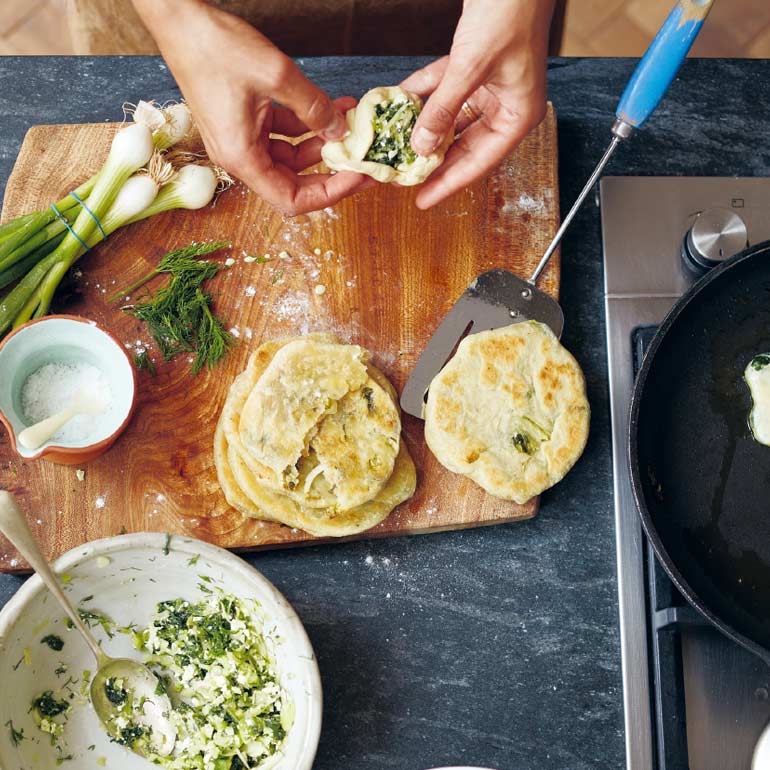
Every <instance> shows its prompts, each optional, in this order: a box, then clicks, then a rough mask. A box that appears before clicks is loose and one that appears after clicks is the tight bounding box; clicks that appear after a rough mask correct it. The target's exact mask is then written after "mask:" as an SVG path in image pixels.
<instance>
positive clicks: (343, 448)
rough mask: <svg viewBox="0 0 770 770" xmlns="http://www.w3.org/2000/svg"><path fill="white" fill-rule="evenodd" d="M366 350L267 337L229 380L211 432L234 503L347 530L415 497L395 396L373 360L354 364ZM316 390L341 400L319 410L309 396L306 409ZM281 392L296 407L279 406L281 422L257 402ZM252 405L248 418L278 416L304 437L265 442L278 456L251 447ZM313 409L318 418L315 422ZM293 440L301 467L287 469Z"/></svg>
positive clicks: (286, 519) (330, 531)
mask: <svg viewBox="0 0 770 770" xmlns="http://www.w3.org/2000/svg"><path fill="white" fill-rule="evenodd" d="M350 348H353V350H352V351H350V350H348V349H350ZM283 351H285V352H283ZM282 352H283V354H282ZM281 354H282V355H281ZM368 357H369V355H368V353H367V352H366V351H363V349H361V348H356V347H355V346H346V345H341V344H339V343H338V342H337V340H336V338H334V337H332V336H331V335H308V336H306V337H303V338H291V339H287V340H279V341H274V342H268V343H265V344H264V345H262V346H260V347H259V348H258V349H257V350H256V351H255V352H254V354H252V356H251V358H250V359H249V363H248V365H247V368H246V369H245V370H244V371H243V372H242V373H241V374H240V375H239V376H238V377H236V379H235V381H234V382H233V385H232V387H231V389H230V392H229V394H228V397H227V399H226V402H225V405H224V408H223V410H222V414H221V416H220V420H219V423H218V425H217V431H216V436H215V447H214V454H215V461H216V465H217V471H218V476H219V481H220V485H221V486H222V489H223V491H224V492H225V496H226V498H227V500H228V502H230V504H231V505H232V506H233V507H234V508H236V509H237V510H239V511H241V512H242V513H244V514H245V515H248V516H254V517H257V518H264V519H269V520H275V521H281V522H283V523H284V524H287V525H289V526H292V527H298V528H301V529H304V530H306V531H308V532H310V533H311V534H316V535H323V536H342V535H346V534H352V533H354V532H359V531H361V530H362V529H368V528H369V527H371V526H374V525H375V524H376V523H378V522H379V521H381V520H382V519H383V518H385V517H386V516H387V515H388V513H390V511H391V510H392V509H393V508H394V507H395V506H396V505H398V504H399V503H401V502H403V501H404V500H406V499H408V498H409V497H411V495H412V494H413V493H414V489H415V485H416V472H415V469H414V464H413V463H412V460H411V458H410V457H409V453H408V451H407V450H406V447H405V446H404V445H403V442H402V441H401V439H400V428H401V422H400V415H399V411H398V406H397V402H396V394H395V391H394V390H393V387H392V385H391V384H390V383H389V382H388V380H387V378H386V377H385V376H384V375H383V374H382V373H381V372H379V371H378V370H377V369H376V368H375V367H374V366H372V365H371V364H366V365H365V366H364V375H363V378H362V377H361V376H360V374H359V373H358V371H357V370H356V364H357V362H358V361H362V360H364V361H365V360H367V359H368ZM276 362H277V364H280V365H281V368H279V369H278V370H276V368H275V366H274V364H275V363H276ZM336 362H341V363H340V365H339V366H336V365H335V363H336ZM287 366H288V367H293V368H294V371H293V372H292V371H287V370H286V369H285V368H284V367H287ZM271 367H273V368H272V369H271ZM346 367H347V368H346ZM319 372H320V376H319V375H318V373H319ZM351 372H353V375H354V376H350V374H351ZM298 373H299V376H298ZM267 375H269V376H267ZM303 384H304V388H303ZM345 384H347V387H348V389H347V392H344V391H345ZM263 387H266V388H269V390H270V391H271V392H270V393H269V397H264V396H260V394H259V391H260V389H261V388H263ZM311 388H312V389H313V390H315V389H316V388H317V389H318V390H323V391H324V392H325V393H327V394H328V393H331V392H333V393H334V394H335V395H336V396H337V399H336V400H335V399H331V398H330V397H326V398H324V399H323V407H324V408H323V410H322V409H319V408H316V406H317V400H316V401H313V399H311V403H310V405H309V406H305V405H303V404H302V402H303V398H304V391H305V390H307V389H311ZM281 393H288V394H289V395H288V396H287V399H286V400H287V401H289V402H290V404H295V405H296V404H299V408H297V409H291V408H289V407H287V405H286V403H283V402H282V403H280V406H279V407H278V409H276V411H277V412H279V413H280V414H281V415H282V417H281V420H280V421H275V420H269V419H267V418H266V417H267V416H265V417H263V416H262V415H260V414H259V411H258V408H257V407H256V406H255V405H260V404H267V405H269V407H270V408H275V406H276V403H277V401H279V400H280V398H279V394H281ZM255 394H256V395H255ZM248 402H251V404H252V407H254V408H253V409H252V410H251V411H250V412H249V416H250V420H252V421H257V420H261V422H260V423H259V424H260V425H261V426H265V425H269V426H270V428H269V430H271V431H272V430H273V429H274V428H275V429H278V426H279V422H280V423H282V424H283V433H284V434H285V433H286V432H287V431H288V430H289V428H290V426H292V425H295V426H296V425H301V426H302V428H301V430H306V437H305V440H304V441H302V442H300V441H298V440H297V439H296V436H285V435H281V436H280V437H279V438H278V439H276V440H275V441H265V442H262V443H263V445H264V446H266V447H271V448H274V451H273V452H272V454H270V453H269V452H265V451H262V452H256V453H255V452H253V451H252V450H251V449H250V447H249V446H248V445H247V443H246V441H244V440H243V439H244V435H247V436H250V438H251V439H253V437H254V436H255V435H257V434H258V433H259V430H251V433H249V426H250V422H249V421H247V419H246V416H245V415H246V409H245V405H246V404H247V403H248ZM314 410H315V411H314ZM308 414H315V415H316V420H317V422H316V423H315V424H314V425H312V426H311V427H310V428H309V429H308V428H307V424H308V422H309V418H308V417H307V415H308ZM262 429H263V427H262V428H260V430H262ZM297 446H301V449H300V452H299V458H298V459H297V460H296V462H295V463H293V464H292V466H291V470H293V471H294V472H295V473H291V471H289V472H288V473H287V468H286V465H285V463H286V462H287V461H286V459H285V458H286V457H289V458H290V459H291V456H290V453H289V448H291V452H294V451H296V447H297ZM282 452H283V455H282V454H281V453H282ZM277 470H278V471H280V475H279V473H278V472H277Z"/></svg>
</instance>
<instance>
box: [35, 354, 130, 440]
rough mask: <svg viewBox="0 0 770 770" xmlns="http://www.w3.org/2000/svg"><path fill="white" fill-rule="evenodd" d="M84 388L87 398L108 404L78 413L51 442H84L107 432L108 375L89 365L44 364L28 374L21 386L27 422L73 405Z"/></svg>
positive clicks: (110, 416) (109, 406)
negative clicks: (104, 406)
mask: <svg viewBox="0 0 770 770" xmlns="http://www.w3.org/2000/svg"><path fill="white" fill-rule="evenodd" d="M84 390H85V391H86V392H88V394H89V397H90V398H91V397H92V398H93V399H94V400H97V399H98V400H99V401H102V402H103V403H105V404H107V408H106V409H105V410H104V411H103V412H101V413H99V414H90V415H89V414H79V415H76V416H75V417H73V418H72V419H71V420H69V421H68V422H67V423H66V424H65V425H64V426H62V427H61V428H60V429H59V430H58V431H57V432H56V433H54V435H53V436H52V437H51V439H50V441H51V442H53V443H63V444H81V445H87V444H88V442H93V441H94V440H96V439H99V438H104V437H105V436H107V435H109V433H110V432H111V431H110V427H111V426H112V425H113V424H114V422H115V420H114V415H113V414H112V412H113V411H114V404H113V403H112V393H111V391H110V386H109V383H108V381H107V378H106V377H105V375H104V372H102V371H101V370H100V369H98V368H97V367H95V366H93V365H92V364H86V363H77V364H61V363H50V364H44V365H43V366H41V367H40V368H39V369H37V370H36V371H34V372H33V373H32V374H30V375H29V377H27V379H26V380H25V381H24V384H23V385H22V388H21V407H22V411H23V413H24V417H25V419H26V421H27V422H28V424H30V425H34V424H35V423H38V422H40V421H41V420H45V419H47V418H48V417H51V416H52V415H54V414H57V413H58V412H61V411H62V410H63V409H66V408H67V407H69V406H70V405H71V404H72V401H73V399H74V398H75V396H76V395H77V394H78V393H80V392H81V391H84Z"/></svg>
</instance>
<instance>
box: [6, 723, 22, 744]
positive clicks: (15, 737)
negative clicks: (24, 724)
mask: <svg viewBox="0 0 770 770" xmlns="http://www.w3.org/2000/svg"><path fill="white" fill-rule="evenodd" d="M5 726H6V727H7V728H8V730H9V732H10V734H11V743H12V744H13V745H14V746H18V745H19V744H20V743H21V742H22V741H23V740H24V737H25V736H24V730H23V729H21V730H17V729H16V728H15V727H14V726H13V720H11V719H9V720H8V721H7V722H6V723H5Z"/></svg>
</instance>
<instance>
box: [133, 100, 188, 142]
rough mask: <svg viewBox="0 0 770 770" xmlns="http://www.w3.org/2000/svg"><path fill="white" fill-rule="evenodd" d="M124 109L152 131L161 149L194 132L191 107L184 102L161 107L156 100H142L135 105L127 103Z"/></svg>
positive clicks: (137, 121)
mask: <svg viewBox="0 0 770 770" xmlns="http://www.w3.org/2000/svg"><path fill="white" fill-rule="evenodd" d="M123 109H124V110H125V111H126V112H127V113H129V114H133V118H134V122H135V123H139V124H141V125H144V126H147V128H149V129H150V131H152V137H153V142H154V143H155V146H156V147H157V148H158V149H159V150H166V149H168V148H169V147H171V146H172V145H175V144H177V143H178V142H181V141H182V140H183V139H186V138H187V137H188V136H190V134H191V133H192V129H193V120H192V115H191V113H190V108H189V107H188V106H187V105H186V104H184V103H182V102H180V103H179V104H169V105H167V106H165V107H159V106H158V105H157V104H155V103H154V102H145V101H141V102H139V103H138V104H137V105H136V106H135V107H134V106H133V105H125V106H124V108H123Z"/></svg>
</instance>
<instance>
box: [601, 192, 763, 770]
mask: <svg viewBox="0 0 770 770" xmlns="http://www.w3.org/2000/svg"><path fill="white" fill-rule="evenodd" d="M599 204H600V206H601V219H602V238H603V243H604V286H605V293H604V296H605V313H606V319H607V356H608V361H609V381H610V403H611V416H612V444H613V472H614V497H615V524H616V547H617V567H618V590H619V607H620V635H621V649H622V656H623V697H624V708H625V729H626V765H627V768H628V770H750V768H751V760H752V755H753V752H754V747H755V745H756V743H757V740H758V738H759V736H760V734H761V733H762V730H763V728H764V727H765V725H766V724H767V723H768V721H770V669H768V667H767V666H766V665H765V664H764V663H763V662H762V661H761V660H759V659H758V658H755V657H754V656H753V655H752V654H751V653H750V652H747V651H746V650H744V649H743V648H742V647H740V646H738V645H737V644H735V643H734V642H733V641H731V640H730V639H728V638H727V637H725V636H723V635H722V634H721V633H720V632H719V631H717V630H716V629H715V628H714V627H713V626H711V625H710V624H709V623H708V622H707V621H706V620H705V619H704V618H703V617H702V616H701V615H700V614H699V613H698V612H697V611H696V610H694V609H692V608H691V607H690V605H689V604H687V602H686V601H685V600H684V599H683V598H682V596H681V595H680V594H679V593H678V592H677V590H676V588H675V587H674V585H673V584H672V583H671V581H670V580H669V579H668V577H667V575H666V573H665V572H664V571H663V569H662V567H661V566H660V564H659V563H658V561H657V559H656V558H655V555H654V553H653V551H652V548H651V547H650V545H649V544H648V543H647V541H646V538H645V536H644V533H643V531H642V528H641V523H640V520H639V516H638V514H637V511H636V508H635V504H634V500H633V497H632V493H631V484H630V481H629V469H628V461H627V458H626V445H627V431H628V412H629V405H630V401H631V391H632V388H633V382H634V376H635V373H636V371H637V370H638V367H639V366H640V364H641V360H642V358H643V356H644V351H645V349H646V346H647V345H648V344H649V342H650V340H651V339H652V336H653V335H654V333H655V329H656V327H657V325H658V324H660V322H661V321H662V320H663V318H664V317H665V315H666V314H667V313H668V311H669V310H670V309H671V307H672V306H673V305H674V303H675V302H676V300H677V298H679V297H680V296H681V295H682V294H684V293H685V292H686V291H687V289H688V288H689V287H690V286H691V285H692V284H693V283H694V282H695V280H697V278H698V276H699V275H702V274H703V273H704V272H705V271H707V270H708V269H711V268H712V267H714V266H716V265H718V264H719V263H720V262H722V261H724V260H725V259H727V258H729V257H730V256H732V255H733V254H735V253H737V252H738V251H740V250H742V249H743V248H745V246H746V245H747V244H755V243H759V242H761V241H764V240H770V179H764V178H763V179H755V178H729V177H725V178H720V177H703V178H695V177H606V178H604V179H603V180H602V181H601V183H600V188H599Z"/></svg>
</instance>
